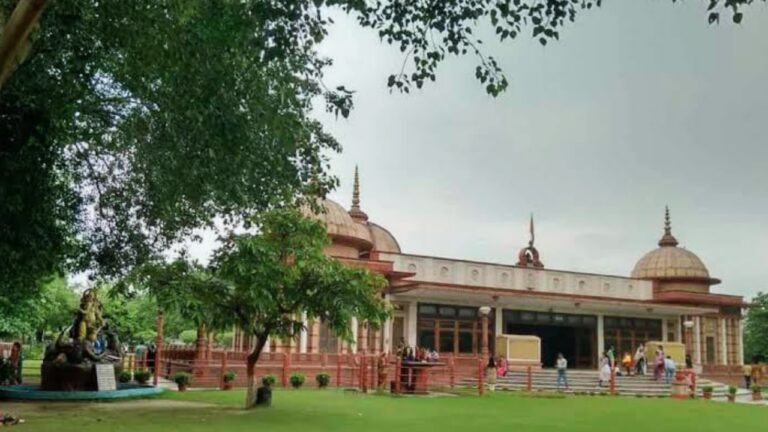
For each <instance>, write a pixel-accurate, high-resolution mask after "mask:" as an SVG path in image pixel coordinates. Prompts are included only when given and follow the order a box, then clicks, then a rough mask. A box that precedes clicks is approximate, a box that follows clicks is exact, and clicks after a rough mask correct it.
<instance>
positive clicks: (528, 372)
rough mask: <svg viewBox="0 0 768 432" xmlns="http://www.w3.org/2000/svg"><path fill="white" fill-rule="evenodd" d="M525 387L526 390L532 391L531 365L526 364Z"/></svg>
mask: <svg viewBox="0 0 768 432" xmlns="http://www.w3.org/2000/svg"><path fill="white" fill-rule="evenodd" d="M525 389H526V390H527V391H529V392H530V391H533V370H532V368H531V366H528V369H527V370H526V378H525Z"/></svg>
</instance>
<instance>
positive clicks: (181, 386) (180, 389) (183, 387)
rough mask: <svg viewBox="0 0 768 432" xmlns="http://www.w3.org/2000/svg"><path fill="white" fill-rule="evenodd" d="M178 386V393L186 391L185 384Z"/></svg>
mask: <svg viewBox="0 0 768 432" xmlns="http://www.w3.org/2000/svg"><path fill="white" fill-rule="evenodd" d="M177 385H178V386H179V391H180V392H182V391H187V384H177Z"/></svg>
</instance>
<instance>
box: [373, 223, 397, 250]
mask: <svg viewBox="0 0 768 432" xmlns="http://www.w3.org/2000/svg"><path fill="white" fill-rule="evenodd" d="M368 229H370V230H371V238H372V239H373V248H374V249H376V250H377V251H379V252H392V253H400V245H399V244H398V243H397V240H396V239H395V237H394V236H393V235H392V233H390V232H389V231H388V230H387V229H386V228H384V227H382V226H381V225H378V224H375V223H373V222H368Z"/></svg>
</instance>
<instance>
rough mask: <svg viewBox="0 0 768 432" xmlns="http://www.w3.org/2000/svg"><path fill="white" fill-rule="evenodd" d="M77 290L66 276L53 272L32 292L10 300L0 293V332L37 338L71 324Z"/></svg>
mask: <svg viewBox="0 0 768 432" xmlns="http://www.w3.org/2000/svg"><path fill="white" fill-rule="evenodd" d="M76 309H77V294H76V293H75V291H74V290H73V289H72V287H71V286H69V285H68V283H67V280H66V278H64V277H60V276H56V277H50V278H47V279H46V280H45V281H43V282H42V283H41V286H40V288H39V289H38V290H37V291H36V294H35V295H34V296H30V297H27V298H25V299H23V300H22V301H19V302H15V303H10V302H8V301H7V300H6V299H4V298H2V297H0V336H4V337H28V336H32V334H33V333H37V334H36V336H37V337H38V338H39V339H42V337H43V336H44V335H45V333H46V332H56V331H60V330H62V329H63V328H65V327H66V326H68V325H71V324H72V320H73V318H74V313H75V310H76Z"/></svg>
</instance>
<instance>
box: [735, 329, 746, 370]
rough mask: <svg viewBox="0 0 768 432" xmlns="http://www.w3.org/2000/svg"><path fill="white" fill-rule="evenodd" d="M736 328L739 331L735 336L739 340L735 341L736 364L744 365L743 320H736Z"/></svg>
mask: <svg viewBox="0 0 768 432" xmlns="http://www.w3.org/2000/svg"><path fill="white" fill-rule="evenodd" d="M737 324H738V328H739V331H738V332H737V334H736V337H738V338H739V340H737V341H736V347H737V348H736V355H737V357H738V364H739V365H743V364H744V320H742V319H741V318H739V320H738V323H737Z"/></svg>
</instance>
